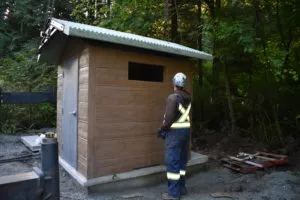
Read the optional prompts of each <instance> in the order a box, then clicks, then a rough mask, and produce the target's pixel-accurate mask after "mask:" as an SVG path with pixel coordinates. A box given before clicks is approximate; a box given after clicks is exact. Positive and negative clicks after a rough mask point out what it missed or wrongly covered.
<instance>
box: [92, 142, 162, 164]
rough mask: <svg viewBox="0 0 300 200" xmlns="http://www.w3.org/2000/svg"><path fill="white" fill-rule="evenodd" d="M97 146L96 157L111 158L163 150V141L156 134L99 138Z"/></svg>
mask: <svg viewBox="0 0 300 200" xmlns="http://www.w3.org/2000/svg"><path fill="white" fill-rule="evenodd" d="M137 144H138V145H137ZM95 147H99V148H95V155H94V156H95V158H100V159H109V158H121V157H129V156H138V155H143V154H149V153H152V152H157V151H162V149H163V143H162V141H161V140H159V139H157V137H156V136H152V137H141V138H130V139H115V140H102V141H101V140H97V142H95ZM112 147H114V148H112Z"/></svg>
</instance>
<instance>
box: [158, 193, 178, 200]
mask: <svg viewBox="0 0 300 200" xmlns="http://www.w3.org/2000/svg"><path fill="white" fill-rule="evenodd" d="M162 199H163V200H179V199H180V198H179V197H173V196H171V195H169V194H168V193H163V194H162Z"/></svg>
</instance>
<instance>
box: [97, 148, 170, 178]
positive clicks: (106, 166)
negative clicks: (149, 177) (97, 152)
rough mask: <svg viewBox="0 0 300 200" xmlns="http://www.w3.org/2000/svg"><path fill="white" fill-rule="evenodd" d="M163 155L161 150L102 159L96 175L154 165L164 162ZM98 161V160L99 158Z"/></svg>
mask: <svg viewBox="0 0 300 200" xmlns="http://www.w3.org/2000/svg"><path fill="white" fill-rule="evenodd" d="M163 160H164V158H163V155H162V153H161V152H158V153H156V152H154V153H151V154H147V155H140V156H134V157H123V158H116V159H109V160H102V163H101V164H100V166H99V167H97V168H96V174H95V175H96V176H103V175H107V174H115V173H120V172H127V171H131V170H133V169H137V168H140V166H153V165H155V164H161V163H163ZM97 161H98V160H97Z"/></svg>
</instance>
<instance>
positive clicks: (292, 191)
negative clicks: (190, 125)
mask: <svg viewBox="0 0 300 200" xmlns="http://www.w3.org/2000/svg"><path fill="white" fill-rule="evenodd" d="M20 137H21V136H20V135H14V136H12V135H0V176H5V175H12V174H17V173H22V172H29V171H31V170H32V167H34V166H37V167H39V166H40V160H39V158H38V157H35V158H30V159H27V160H24V161H15V162H6V163H3V162H1V160H3V159H6V158H12V157H14V156H19V155H25V154H29V153H31V152H30V151H29V150H28V149H27V148H26V147H25V146H24V145H23V144H22V143H21V142H20ZM207 165H208V168H207V169H206V170H205V171H203V172H200V173H197V174H195V175H192V176H190V177H188V191H189V194H188V195H187V196H184V197H182V198H181V199H186V200H196V199H197V200H198V199H201V200H213V199H216V200H225V199H236V200H299V199H300V171H299V170H298V171H297V170H294V171H285V168H284V167H280V168H279V167H278V168H272V169H269V170H268V171H258V172H255V173H252V174H247V175H245V174H239V173H235V172H232V171H230V170H228V169H225V168H223V167H221V166H219V164H218V162H216V161H209V162H208V164H207ZM166 189H167V186H166V183H162V184H158V185H155V186H152V187H147V188H138V189H133V190H126V191H123V192H114V193H102V194H92V195H89V196H88V195H87V194H86V192H85V190H84V189H83V188H82V187H81V186H80V185H79V184H77V183H76V182H75V181H74V180H73V179H72V178H71V177H70V176H69V175H68V174H67V173H66V172H65V171H64V170H63V169H61V170H60V190H61V200H70V199H74V200H79V199H80V200H86V199H91V200H126V199H134V200H152V199H160V195H161V193H162V192H164V191H166ZM216 192H226V193H228V194H229V195H231V196H232V198H213V197H211V194H212V193H216Z"/></svg>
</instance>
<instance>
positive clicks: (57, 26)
mask: <svg viewBox="0 0 300 200" xmlns="http://www.w3.org/2000/svg"><path fill="white" fill-rule="evenodd" d="M51 26H54V27H55V28H56V29H57V30H59V31H63V30H64V25H62V24H60V23H58V22H56V21H54V20H51Z"/></svg>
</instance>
